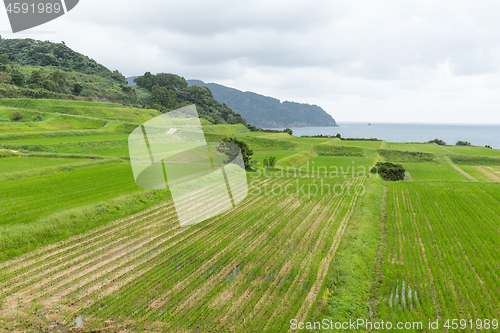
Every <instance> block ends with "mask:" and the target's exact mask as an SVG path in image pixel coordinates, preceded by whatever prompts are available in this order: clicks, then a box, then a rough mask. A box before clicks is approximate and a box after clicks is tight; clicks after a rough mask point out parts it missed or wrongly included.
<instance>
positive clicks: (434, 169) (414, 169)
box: [403, 163, 467, 182]
mask: <svg viewBox="0 0 500 333" xmlns="http://www.w3.org/2000/svg"><path fill="white" fill-rule="evenodd" d="M403 166H404V168H405V169H406V170H407V171H408V172H409V173H410V179H411V180H415V181H459V182H460V181H467V179H466V178H464V177H463V176H462V175H461V174H460V173H458V172H457V171H456V170H454V169H453V168H452V167H451V166H449V165H447V164H437V163H404V164H403Z"/></svg>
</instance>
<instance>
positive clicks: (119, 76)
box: [111, 70, 127, 84]
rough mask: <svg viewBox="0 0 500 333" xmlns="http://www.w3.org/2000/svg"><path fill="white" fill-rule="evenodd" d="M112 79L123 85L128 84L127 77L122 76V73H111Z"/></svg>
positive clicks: (115, 71) (116, 71)
mask: <svg viewBox="0 0 500 333" xmlns="http://www.w3.org/2000/svg"><path fill="white" fill-rule="evenodd" d="M111 78H112V79H113V80H115V81H117V82H118V83H121V84H127V79H126V78H125V76H123V75H122V73H120V72H119V71H118V70H114V71H113V72H112V73H111Z"/></svg>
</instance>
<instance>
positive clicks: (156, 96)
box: [151, 85, 176, 110]
mask: <svg viewBox="0 0 500 333" xmlns="http://www.w3.org/2000/svg"><path fill="white" fill-rule="evenodd" d="M151 102H153V103H156V104H158V105H161V106H163V107H165V108H167V109H169V110H172V109H174V108H175V105H176V100H175V92H173V91H172V90H169V89H167V88H165V87H161V86H159V85H154V86H153V88H152V89H151Z"/></svg>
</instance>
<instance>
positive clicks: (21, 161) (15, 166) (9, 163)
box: [0, 156, 86, 173]
mask: <svg viewBox="0 0 500 333" xmlns="http://www.w3.org/2000/svg"><path fill="white" fill-rule="evenodd" d="M83 161H86V160H83V159H82V160H80V161H78V160H77V159H74V158H42V157H24V156H19V157H6V158H2V159H1V160H0V173H6V172H16V171H26V170H31V169H39V168H47V167H53V166H59V165H65V164H71V163H75V162H83Z"/></svg>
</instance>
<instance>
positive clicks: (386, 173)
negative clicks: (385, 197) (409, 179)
mask: <svg viewBox="0 0 500 333" xmlns="http://www.w3.org/2000/svg"><path fill="white" fill-rule="evenodd" d="M405 171H406V170H405V168H403V166H402V165H401V164H394V163H391V162H377V164H376V165H375V166H374V167H373V168H372V169H371V170H370V172H371V173H378V174H379V175H380V177H382V179H383V180H388V181H398V180H404V179H405Z"/></svg>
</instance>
